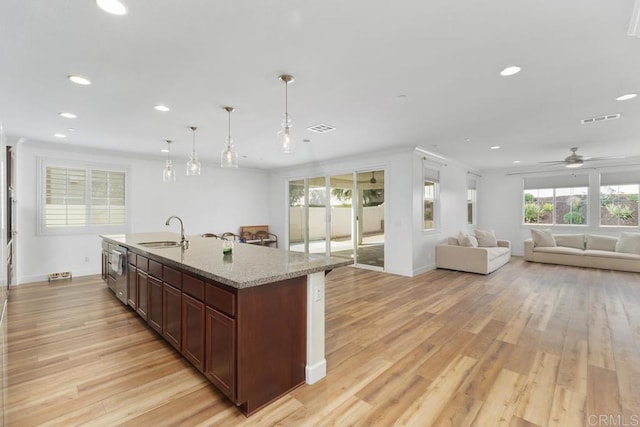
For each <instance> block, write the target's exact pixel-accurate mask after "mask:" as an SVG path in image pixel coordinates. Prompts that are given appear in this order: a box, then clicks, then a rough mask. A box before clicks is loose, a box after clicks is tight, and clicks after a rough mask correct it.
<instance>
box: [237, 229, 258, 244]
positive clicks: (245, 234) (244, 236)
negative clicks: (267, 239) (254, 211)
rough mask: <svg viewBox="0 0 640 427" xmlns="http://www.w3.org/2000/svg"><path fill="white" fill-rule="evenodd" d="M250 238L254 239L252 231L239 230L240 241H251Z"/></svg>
mask: <svg viewBox="0 0 640 427" xmlns="http://www.w3.org/2000/svg"><path fill="white" fill-rule="evenodd" d="M252 240H256V237H255V236H254V235H253V233H252V232H250V231H241V232H240V241H241V242H247V243H253V242H252Z"/></svg>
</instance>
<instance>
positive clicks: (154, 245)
mask: <svg viewBox="0 0 640 427" xmlns="http://www.w3.org/2000/svg"><path fill="white" fill-rule="evenodd" d="M138 244H139V245H140V246H144V247H147V248H151V249H161V248H175V247H177V246H180V242H174V241H170V240H163V241H160V242H142V243H138Z"/></svg>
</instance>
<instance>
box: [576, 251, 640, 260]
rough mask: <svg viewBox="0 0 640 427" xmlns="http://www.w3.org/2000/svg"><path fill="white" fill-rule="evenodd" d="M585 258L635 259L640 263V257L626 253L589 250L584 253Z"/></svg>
mask: <svg viewBox="0 0 640 427" xmlns="http://www.w3.org/2000/svg"><path fill="white" fill-rule="evenodd" d="M584 255H585V256H594V257H601V258H619V259H633V260H638V261H640V255H637V254H628V253H624V252H613V251H602V250H598V249H587V250H586V251H584Z"/></svg>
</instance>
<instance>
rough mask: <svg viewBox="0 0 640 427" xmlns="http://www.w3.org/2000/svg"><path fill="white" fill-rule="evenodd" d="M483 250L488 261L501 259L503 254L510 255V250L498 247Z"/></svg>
mask: <svg viewBox="0 0 640 427" xmlns="http://www.w3.org/2000/svg"><path fill="white" fill-rule="evenodd" d="M485 250H486V251H487V255H488V257H489V261H493V260H494V259H496V258H498V257H501V256H503V255H505V254H511V249H509V248H503V247H499V246H496V247H494V248H485Z"/></svg>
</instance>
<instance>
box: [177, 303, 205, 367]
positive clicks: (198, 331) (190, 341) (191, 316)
mask: <svg viewBox="0 0 640 427" xmlns="http://www.w3.org/2000/svg"><path fill="white" fill-rule="evenodd" d="M204 329H205V328H204V303H202V302H200V301H198V300H197V299H195V298H192V297H190V296H189V295H187V294H185V293H183V294H182V355H183V356H184V357H186V358H187V360H189V361H190V362H191V363H193V365H194V366H195V367H196V368H198V370H199V371H200V372H202V371H203V370H204Z"/></svg>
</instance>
